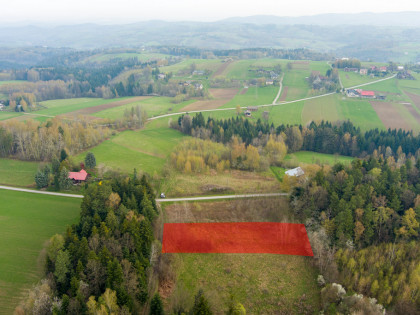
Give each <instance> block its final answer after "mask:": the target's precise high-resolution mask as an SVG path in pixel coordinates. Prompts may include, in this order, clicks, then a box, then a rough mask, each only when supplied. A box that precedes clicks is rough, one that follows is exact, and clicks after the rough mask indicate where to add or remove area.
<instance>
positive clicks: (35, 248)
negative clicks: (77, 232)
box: [0, 190, 81, 314]
mask: <svg viewBox="0 0 420 315" xmlns="http://www.w3.org/2000/svg"><path fill="white" fill-rule="evenodd" d="M80 202H81V199H79V198H69V197H57V196H48V195H39V194H33V193H26V192H17V191H8V190H0V204H1V207H0V239H1V242H0V313H1V314H12V313H13V310H14V309H15V307H16V306H17V305H18V304H19V302H20V300H21V299H22V298H23V297H24V294H25V289H30V288H31V287H32V286H33V285H34V284H36V283H37V282H38V281H39V280H40V279H41V276H42V271H43V264H44V263H45V262H44V260H43V258H44V257H43V254H42V253H41V250H42V249H43V247H44V245H45V242H46V241H47V240H48V239H49V238H50V237H51V236H53V235H54V234H56V233H60V234H61V233H64V232H65V229H66V227H67V226H70V225H71V224H73V223H76V222H77V220H78V218H79V213H80Z"/></svg>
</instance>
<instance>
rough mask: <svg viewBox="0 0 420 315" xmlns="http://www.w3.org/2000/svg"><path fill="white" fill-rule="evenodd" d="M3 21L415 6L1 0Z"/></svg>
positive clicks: (332, 1) (404, 0)
mask: <svg viewBox="0 0 420 315" xmlns="http://www.w3.org/2000/svg"><path fill="white" fill-rule="evenodd" d="M0 3H1V4H2V5H1V6H0V8H1V9H0V17H1V19H2V22H3V23H4V22H21V21H39V22H45V23H59V24H61V23H63V24H64V23H66V24H68V23H72V22H73V23H79V22H89V21H90V22H111V23H123V22H127V23H129V22H135V21H146V20H155V19H160V20H167V21H180V20H193V21H216V20H220V19H224V18H227V17H235V16H250V15H260V14H267V15H277V16H304V15H315V14H321V13H360V12H401V11H420V1H415V0H399V1H385V0H353V1H339V0H318V1H316V0H292V1H285V0H252V1H251V0H241V1H239V0H211V1H202V0H147V1H144V0H0Z"/></svg>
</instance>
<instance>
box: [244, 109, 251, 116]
mask: <svg viewBox="0 0 420 315" xmlns="http://www.w3.org/2000/svg"><path fill="white" fill-rule="evenodd" d="M244 114H245V116H246V117H251V111H250V110H248V109H247V110H246V111H245V112H244Z"/></svg>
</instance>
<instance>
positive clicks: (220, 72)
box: [211, 60, 233, 78]
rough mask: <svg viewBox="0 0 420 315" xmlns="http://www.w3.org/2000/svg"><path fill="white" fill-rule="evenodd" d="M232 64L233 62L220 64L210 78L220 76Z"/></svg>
mask: <svg viewBox="0 0 420 315" xmlns="http://www.w3.org/2000/svg"><path fill="white" fill-rule="evenodd" d="M231 63H233V60H229V61H226V62H224V63H222V64H221V66H220V67H219V68H218V69H217V70H216V71H215V72H214V73H213V74H212V76H211V77H212V78H214V77H217V76H219V75H222V74H223V72H224V71H225V70H226V68H227V67H229V65H230V64H231Z"/></svg>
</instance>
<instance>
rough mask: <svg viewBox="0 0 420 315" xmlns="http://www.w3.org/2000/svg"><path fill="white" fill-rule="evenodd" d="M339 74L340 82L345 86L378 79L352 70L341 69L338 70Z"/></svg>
mask: <svg viewBox="0 0 420 315" xmlns="http://www.w3.org/2000/svg"><path fill="white" fill-rule="evenodd" d="M339 75H340V79H341V83H342V84H343V86H344V87H345V88H349V87H352V86H356V85H359V84H364V83H369V82H372V81H375V80H378V78H372V77H371V76H369V75H361V74H359V73H354V72H344V71H343V70H340V71H339Z"/></svg>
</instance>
